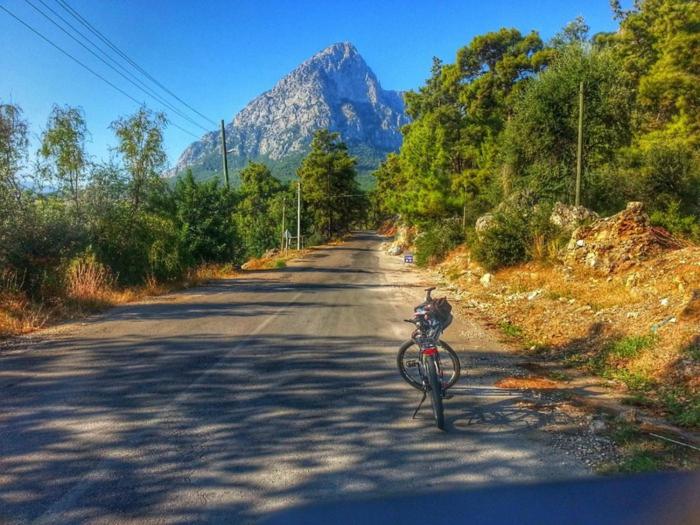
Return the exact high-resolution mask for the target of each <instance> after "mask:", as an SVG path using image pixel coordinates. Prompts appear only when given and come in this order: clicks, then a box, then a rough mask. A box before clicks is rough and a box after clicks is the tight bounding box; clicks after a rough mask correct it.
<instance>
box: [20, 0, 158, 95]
mask: <svg viewBox="0 0 700 525" xmlns="http://www.w3.org/2000/svg"><path fill="white" fill-rule="evenodd" d="M39 2H40V3H41V4H42V5H43V6H44V7H45V8H46V9H48V10H49V11H51V13H53V15H54V16H56V17H57V18H59V19H60V20H61V21H62V22H63V23H64V24H66V25H67V26H68V27H70V28H71V29H72V30H73V32H74V33H75V34H77V35H79V36H80V37H81V38H82V39H83V40H85V42H87V43H88V44H90V45H91V46H92V47H93V48H94V49H95V50H96V51H97V52H99V53H100V54H101V55H102V56H104V57H105V58H106V59H107V60H109V61H110V62H111V63H112V64H114V65H115V66H116V67H118V68H119V69H120V70H121V71H123V72H124V74H126V75H129V77H130V78H131V79H133V80H134V81H135V82H138V83H139V85H140V86H142V87H143V88H144V89H148V90H149V93H151V94H153V92H152V90H151V88H149V87H148V86H147V85H146V84H144V83H143V82H142V81H141V80H140V79H139V78H137V77H136V76H135V75H134V74H133V73H131V72H130V71H129V70H128V69H127V68H125V67H124V66H123V65H122V64H120V63H119V62H118V61H117V60H115V59H114V58H113V57H112V56H111V55H110V54H109V53H107V52H106V51H104V50H103V49H102V48H101V47H100V46H99V45H98V44H95V43H94V42H93V41H92V40H91V39H90V37H89V36H86V35H85V34H84V33H83V32H82V31H81V30H80V29H78V28H76V27H75V26H74V25H73V24H71V23H70V22H69V21H68V20H66V19H65V18H64V17H63V16H61V14H60V13H58V12H57V11H56V10H55V9H53V8H52V7H51V6H50V5H48V4H47V3H46V2H45V1H44V0H39ZM30 5H31V4H30ZM32 7H34V6H32ZM35 9H36V8H35ZM44 16H46V15H44Z"/></svg>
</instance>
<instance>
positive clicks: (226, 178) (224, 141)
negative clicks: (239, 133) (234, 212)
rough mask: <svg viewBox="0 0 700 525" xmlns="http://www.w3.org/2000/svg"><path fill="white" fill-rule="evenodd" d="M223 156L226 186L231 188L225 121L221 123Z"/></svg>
mask: <svg viewBox="0 0 700 525" xmlns="http://www.w3.org/2000/svg"><path fill="white" fill-rule="evenodd" d="M221 156H222V158H223V161H224V184H226V187H227V188H228V187H229V183H228V159H227V158H226V129H225V128H224V121H223V120H222V121H221Z"/></svg>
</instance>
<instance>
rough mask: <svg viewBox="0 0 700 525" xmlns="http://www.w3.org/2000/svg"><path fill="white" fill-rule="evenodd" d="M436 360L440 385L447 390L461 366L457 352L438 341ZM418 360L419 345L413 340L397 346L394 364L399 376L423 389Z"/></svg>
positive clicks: (414, 386) (443, 342) (415, 386)
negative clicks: (397, 350)
mask: <svg viewBox="0 0 700 525" xmlns="http://www.w3.org/2000/svg"><path fill="white" fill-rule="evenodd" d="M437 349H438V360H439V362H440V369H441V371H442V377H441V378H440V379H441V382H442V387H443V389H445V390H447V389H448V388H451V387H452V386H453V385H454V384H455V383H456V382H457V380H458V379H459V376H460V373H461V367H460V364H459V357H457V353H456V352H455V351H454V350H452V348H451V347H450V345H448V344H447V343H446V342H445V341H442V340H441V341H438V344H437ZM419 361H420V347H419V346H418V345H417V344H416V343H415V341H413V340H410V341H406V342H405V343H404V344H402V345H401V348H399V353H398V354H397V356H396V366H397V367H398V369H399V372H400V373H401V377H402V378H403V379H404V381H406V382H407V383H408V384H409V385H411V386H412V387H413V388H415V389H417V390H421V391H422V390H425V387H424V386H423V379H422V378H421V376H420V372H419V371H418V362H419Z"/></svg>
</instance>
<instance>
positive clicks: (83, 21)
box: [56, 0, 218, 126]
mask: <svg viewBox="0 0 700 525" xmlns="http://www.w3.org/2000/svg"><path fill="white" fill-rule="evenodd" d="M56 2H57V3H58V4H59V5H60V6H61V7H63V9H65V10H66V11H67V12H68V13H69V14H70V15H71V16H73V18H75V19H76V20H78V22H80V23H81V24H82V25H83V26H85V27H86V28H87V29H88V30H89V31H90V32H91V33H92V34H94V35H95V36H96V37H97V38H99V39H100V40H102V42H104V43H105V44H106V45H107V46H109V48H110V49H112V51H114V52H115V53H117V54H118V55H119V56H120V57H122V58H123V59H124V60H126V61H127V62H128V63H129V64H131V66H133V67H134V68H135V69H136V70H138V71H139V72H140V73H141V74H143V75H144V76H146V77H147V78H148V79H150V80H151V81H152V82H153V83H154V84H156V85H157V86H158V87H160V88H161V89H162V90H163V91H165V92H166V93H168V94H169V95H170V96H172V97H173V98H175V99H176V100H178V101H179V102H180V103H182V104H183V105H185V106H187V107H188V108H189V109H190V110H192V111H193V112H195V113H196V114H197V115H199V116H200V117H202V118H203V119H205V120H206V121H208V122H210V123H212V124H213V125H214V126H217V125H218V124H217V123H216V122H215V121H214V120H212V119H210V118H209V117H207V116H206V115H203V114H202V113H200V112H199V111H197V110H196V109H195V108H193V107H192V106H190V105H189V104H188V103H187V102H185V101H184V100H182V99H181V98H180V97H178V96H177V95H176V94H175V93H173V92H172V91H171V90H169V89H168V88H167V87H165V86H164V85H163V84H161V83H160V82H159V81H158V80H156V79H155V78H154V77H153V76H152V75H151V74H150V73H148V71H146V70H145V69H143V68H142V67H141V66H140V65H138V64H137V63H136V62H135V61H134V60H132V59H131V58H130V57H129V56H128V55H127V54H126V53H124V52H123V51H122V50H121V49H119V47H117V45H116V44H114V43H113V42H112V41H111V40H110V39H109V38H107V37H106V36H105V35H104V34H103V33H101V32H100V31H99V30H98V29H97V28H95V26H93V25H92V24H91V23H90V22H88V21H87V20H86V19H85V18H84V17H83V16H81V15H80V13H78V12H77V11H76V10H75V9H73V8H72V7H71V6H70V5H69V4H68V3H67V2H65V1H64V0H56Z"/></svg>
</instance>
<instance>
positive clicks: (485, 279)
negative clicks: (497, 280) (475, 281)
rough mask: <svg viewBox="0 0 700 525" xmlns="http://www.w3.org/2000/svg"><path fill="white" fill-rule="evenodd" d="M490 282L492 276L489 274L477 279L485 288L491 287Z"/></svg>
mask: <svg viewBox="0 0 700 525" xmlns="http://www.w3.org/2000/svg"><path fill="white" fill-rule="evenodd" d="M491 281H493V274H490V273H485V274H484V275H482V276H481V279H479V282H480V283H481V285H482V286H484V287H485V288H488V287H489V286H490V285H491Z"/></svg>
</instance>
